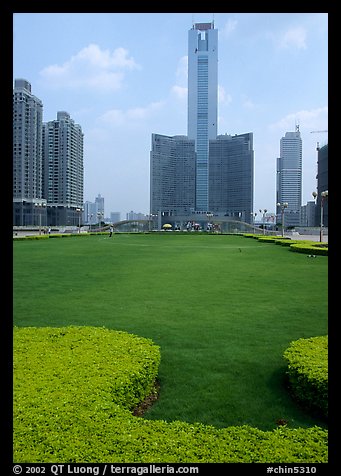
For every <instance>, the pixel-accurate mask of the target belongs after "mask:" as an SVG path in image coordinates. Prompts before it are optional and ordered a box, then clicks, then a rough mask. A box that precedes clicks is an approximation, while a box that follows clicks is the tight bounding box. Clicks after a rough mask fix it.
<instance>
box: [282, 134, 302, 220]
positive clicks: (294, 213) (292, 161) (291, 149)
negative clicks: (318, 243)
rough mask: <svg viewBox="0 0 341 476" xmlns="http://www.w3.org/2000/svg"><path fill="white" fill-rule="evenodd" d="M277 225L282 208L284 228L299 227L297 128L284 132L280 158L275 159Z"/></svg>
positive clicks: (300, 142)
mask: <svg viewBox="0 0 341 476" xmlns="http://www.w3.org/2000/svg"><path fill="white" fill-rule="evenodd" d="M276 203H277V204H280V205H276V206H277V212H276V214H277V223H281V220H282V208H281V206H282V205H283V204H287V207H285V208H283V212H284V224H285V227H288V226H290V227H295V226H299V225H300V223H301V216H300V215H301V206H302V139H301V133H300V130H299V126H296V130H295V132H286V134H285V136H284V137H282V138H281V140H280V157H278V158H277V183H276Z"/></svg>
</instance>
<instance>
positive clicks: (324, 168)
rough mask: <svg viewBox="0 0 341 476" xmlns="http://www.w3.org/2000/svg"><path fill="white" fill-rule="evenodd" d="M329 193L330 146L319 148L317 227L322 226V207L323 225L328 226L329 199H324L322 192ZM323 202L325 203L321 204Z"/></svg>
mask: <svg viewBox="0 0 341 476" xmlns="http://www.w3.org/2000/svg"><path fill="white" fill-rule="evenodd" d="M326 191H328V144H326V145H324V146H323V147H319V146H318V148H317V200H316V222H315V226H320V225H321V205H322V206H323V210H322V214H323V216H322V224H323V226H328V198H323V199H322V195H321V193H322V192H326ZM321 200H323V203H321Z"/></svg>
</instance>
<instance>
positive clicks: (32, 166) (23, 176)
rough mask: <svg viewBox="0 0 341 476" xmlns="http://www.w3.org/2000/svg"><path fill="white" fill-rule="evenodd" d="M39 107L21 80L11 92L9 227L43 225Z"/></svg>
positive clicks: (43, 206) (38, 103)
mask: <svg viewBox="0 0 341 476" xmlns="http://www.w3.org/2000/svg"><path fill="white" fill-rule="evenodd" d="M42 121H43V103H42V101H41V100H40V99H38V98H37V97H36V96H34V95H33V94H32V92H31V84H30V83H29V82H28V81H26V80H25V79H15V81H14V90H13V225H16V226H25V225H38V224H42V225H45V224H46V200H44V196H43V176H42V173H43V172H42V170H43V168H42Z"/></svg>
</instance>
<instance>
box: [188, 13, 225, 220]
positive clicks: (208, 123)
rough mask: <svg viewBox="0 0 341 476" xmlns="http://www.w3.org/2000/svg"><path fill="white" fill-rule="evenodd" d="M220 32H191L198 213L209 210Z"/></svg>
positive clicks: (191, 130)
mask: <svg viewBox="0 0 341 476" xmlns="http://www.w3.org/2000/svg"><path fill="white" fill-rule="evenodd" d="M217 104H218V30H216V29H214V23H213V22H212V23H195V24H194V25H193V27H192V29H191V30H189V32H188V132H187V134H188V138H189V139H192V140H195V151H196V154H197V162H196V206H195V208H196V210H197V211H208V206H209V204H208V157H209V140H210V139H216V137H217Z"/></svg>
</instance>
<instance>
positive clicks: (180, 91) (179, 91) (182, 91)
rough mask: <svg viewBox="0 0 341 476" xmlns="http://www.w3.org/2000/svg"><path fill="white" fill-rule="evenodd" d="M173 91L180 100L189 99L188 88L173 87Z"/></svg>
mask: <svg viewBox="0 0 341 476" xmlns="http://www.w3.org/2000/svg"><path fill="white" fill-rule="evenodd" d="M171 91H172V93H173V94H175V96H176V97H177V98H178V99H186V98H187V92H188V88H186V87H183V86H177V85H175V86H172V89H171Z"/></svg>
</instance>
